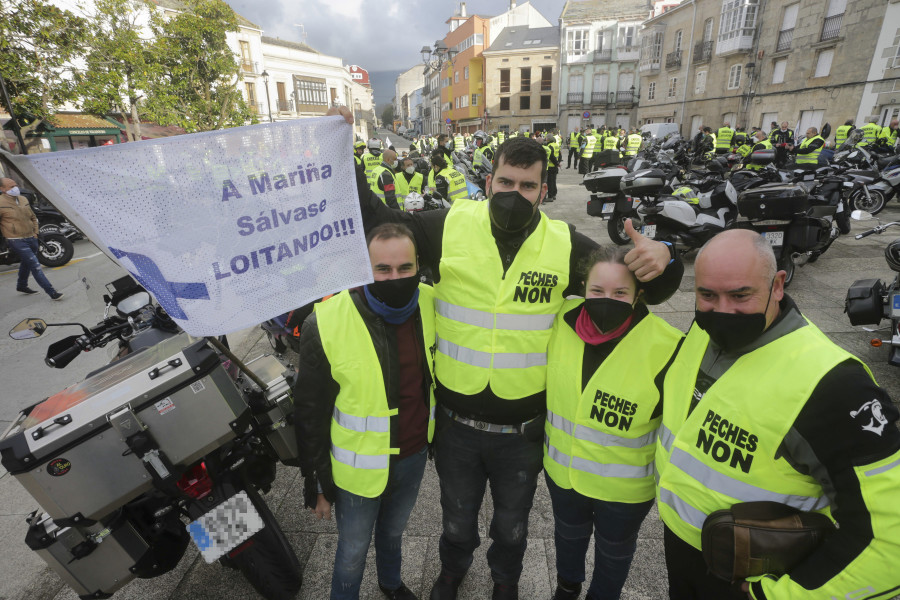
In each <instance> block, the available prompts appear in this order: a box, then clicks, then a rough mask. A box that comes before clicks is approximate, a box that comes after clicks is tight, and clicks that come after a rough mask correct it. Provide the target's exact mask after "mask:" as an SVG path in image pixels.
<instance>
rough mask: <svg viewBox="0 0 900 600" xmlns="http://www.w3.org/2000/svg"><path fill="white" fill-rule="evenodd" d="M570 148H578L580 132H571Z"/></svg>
mask: <svg viewBox="0 0 900 600" xmlns="http://www.w3.org/2000/svg"><path fill="white" fill-rule="evenodd" d="M569 148H578V134H577V133H576V132H574V131H573V132H572V133H570V134H569Z"/></svg>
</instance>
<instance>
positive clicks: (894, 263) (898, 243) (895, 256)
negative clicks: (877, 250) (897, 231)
mask: <svg viewBox="0 0 900 600" xmlns="http://www.w3.org/2000/svg"><path fill="white" fill-rule="evenodd" d="M884 259H885V260H886V261H887V264H888V266H889V267H890V268H891V270H892V271H897V272H900V239H897V240H894V241H893V242H891V243H890V244H888V245H887V246H885V247H884Z"/></svg>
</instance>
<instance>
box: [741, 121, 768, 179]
mask: <svg viewBox="0 0 900 600" xmlns="http://www.w3.org/2000/svg"><path fill="white" fill-rule="evenodd" d="M751 144H753V147H752V148H750V151H749V152H747V154H746V155H745V156H744V161H743V167H744V168H745V169H750V170H751V171H758V170H759V169H762V168H763V166H764V165H760V164H755V163H753V162H751V161H752V160H753V153H754V152H757V151H758V150H773V149H774V148H773V146H772V142H770V141H769V138H768V137H766V133H765V132H764V131H763V130H762V129H757V130H756V131H755V132H754V133H753V141H751Z"/></svg>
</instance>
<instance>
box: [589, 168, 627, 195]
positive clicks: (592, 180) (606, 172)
mask: <svg viewBox="0 0 900 600" xmlns="http://www.w3.org/2000/svg"><path fill="white" fill-rule="evenodd" d="M625 175H628V171H626V170H625V169H619V168H611V169H599V170H597V171H594V172H592V173H588V174H587V175H585V176H584V180H583V183H584V187H586V188H587V189H588V191H589V192H593V193H595V194H618V193H619V182H621V181H622V177H623V176H625Z"/></svg>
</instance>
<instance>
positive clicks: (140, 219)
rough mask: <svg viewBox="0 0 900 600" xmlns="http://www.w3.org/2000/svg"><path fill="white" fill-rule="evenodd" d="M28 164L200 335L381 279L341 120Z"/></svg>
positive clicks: (66, 209)
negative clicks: (373, 267) (369, 247)
mask: <svg viewBox="0 0 900 600" xmlns="http://www.w3.org/2000/svg"><path fill="white" fill-rule="evenodd" d="M27 161H28V163H27V164H22V163H23V162H24V160H17V161H16V162H17V163H19V164H20V165H21V166H22V167H23V169H22V170H23V172H24V171H28V172H25V173H24V174H25V175H26V176H29V175H30V176H31V177H35V176H37V177H35V179H36V180H37V182H41V180H43V182H41V183H44V184H48V185H49V186H50V187H51V188H52V193H51V194H48V197H49V199H50V200H51V201H52V202H53V203H54V204H56V205H57V207H58V208H59V209H60V210H62V212H63V213H65V214H66V215H67V216H69V217H70V218H71V219H72V221H73V222H74V223H75V225H77V226H79V227H81V228H82V229H83V230H84V231H85V233H87V234H88V236H89V237H90V238H91V240H92V241H93V242H94V243H96V244H97V245H98V246H100V247H101V249H103V250H104V251H105V252H107V254H109V255H110V256H112V257H114V258H115V259H116V260H117V261H118V262H119V264H121V265H122V266H123V267H124V268H126V269H127V270H128V271H129V272H131V274H132V275H133V276H134V277H135V279H137V280H138V281H139V282H140V283H141V284H142V285H143V286H144V287H145V288H147V290H148V291H150V292H151V293H152V294H153V296H154V297H155V298H156V300H157V301H158V302H159V303H160V304H161V305H162V306H163V308H165V309H166V312H168V313H169V315H170V316H172V317H173V318H174V319H176V322H177V323H178V325H180V326H181V327H182V328H183V329H184V330H185V331H187V332H188V333H190V334H192V335H196V336H204V335H220V334H224V333H229V332H232V331H235V330H238V329H241V328H244V327H250V326H253V325H256V324H258V323H260V322H262V321H264V320H266V319H270V318H272V317H275V316H277V315H279V314H283V313H286V312H288V311H290V310H292V309H294V308H297V307H299V306H302V305H304V304H307V303H309V302H311V301H313V300H316V299H318V298H321V297H322V296H325V295H327V294H331V293H335V292H338V291H340V290H343V289H347V288H349V287H354V286H358V285H362V284H365V283H369V282H371V281H372V270H371V266H370V264H369V259H368V253H367V250H366V243H365V234H364V232H363V225H362V218H361V216H360V210H359V200H358V197H357V193H356V177H355V172H354V163H353V148H352V133H351V128H350V125H348V124H347V123H346V122H345V121H344V119H343V118H342V117H337V116H336V117H322V118H315V119H301V120H294V121H286V122H282V123H273V124H265V125H253V126H248V127H237V128H234V129H227V130H223V131H213V132H206V133H198V134H192V135H183V136H176V137H170V138H165V139H159V140H153V141H143V142H137V143H127V144H121V145H115V146H107V147H103V148H89V149H85V150H73V151H66V152H53V153H47V154H39V155H34V156H29V157H27ZM29 165H30V167H31V168H28V167H29ZM37 182H36V183H37ZM38 185H40V183H38ZM41 187H42V188H43V187H44V186H41Z"/></svg>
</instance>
